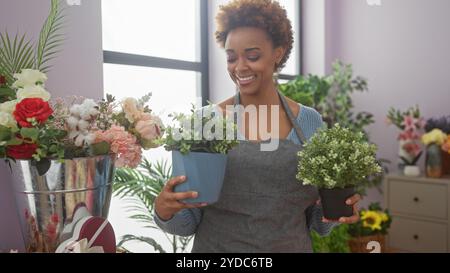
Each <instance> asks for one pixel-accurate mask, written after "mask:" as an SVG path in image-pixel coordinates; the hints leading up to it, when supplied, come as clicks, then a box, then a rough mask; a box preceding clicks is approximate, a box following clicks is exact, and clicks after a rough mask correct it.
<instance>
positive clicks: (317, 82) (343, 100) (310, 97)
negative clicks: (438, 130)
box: [279, 61, 390, 196]
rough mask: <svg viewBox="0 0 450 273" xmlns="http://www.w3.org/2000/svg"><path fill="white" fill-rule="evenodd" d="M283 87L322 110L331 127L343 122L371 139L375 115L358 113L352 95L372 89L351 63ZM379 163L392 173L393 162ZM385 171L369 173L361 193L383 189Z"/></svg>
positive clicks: (299, 77) (281, 87)
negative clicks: (355, 73)
mask: <svg viewBox="0 0 450 273" xmlns="http://www.w3.org/2000/svg"><path fill="white" fill-rule="evenodd" d="M279 90H280V91H281V92H282V93H283V94H284V95H285V96H287V97H289V98H291V99H293V100H295V101H296V102H298V103H301V104H302V105H305V106H309V107H313V108H315V109H316V110H317V111H318V112H319V113H321V115H322V117H323V119H324V121H325V122H326V124H327V126H328V128H331V127H332V126H333V125H334V124H335V123H339V124H341V126H343V127H346V128H349V129H351V130H352V131H354V132H363V133H364V136H365V138H366V139H367V140H368V141H370V138H369V135H368V133H367V130H366V128H367V126H369V125H371V124H373V123H374V122H375V121H374V119H373V115H372V114H371V113H368V112H354V109H353V108H354V105H353V101H352V98H351V96H352V95H353V94H354V93H355V92H360V93H362V92H365V91H367V90H368V86H367V81H366V80H365V79H364V78H362V77H359V76H357V77H354V76H353V68H352V66H351V65H346V64H343V63H342V62H341V61H336V62H335V63H333V73H332V74H331V75H326V76H316V75H306V76H305V75H300V76H298V77H297V78H296V79H295V80H293V81H290V82H288V83H286V84H280V85H279ZM377 163H378V164H379V165H380V166H382V168H383V170H384V173H387V172H388V168H387V163H390V161H388V160H386V159H378V160H377ZM384 173H383V174H381V175H375V176H367V177H366V178H365V179H364V180H363V181H362V182H361V183H360V184H358V186H357V187H356V190H357V192H358V193H359V194H361V195H363V196H364V195H366V189H367V188H372V187H377V188H378V190H379V191H380V192H381V188H380V185H381V183H382V181H383V178H384Z"/></svg>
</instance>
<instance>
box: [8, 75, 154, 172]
mask: <svg viewBox="0 0 450 273" xmlns="http://www.w3.org/2000/svg"><path fill="white" fill-rule="evenodd" d="M14 78H15V81H14V83H13V84H12V85H10V86H8V88H9V89H11V90H13V91H14V92H13V93H11V94H10V95H9V96H7V97H5V98H4V99H3V100H2V101H0V102H1V104H0V158H5V159H10V160H33V161H34V162H36V164H37V166H38V169H39V167H41V168H40V170H41V171H40V173H45V172H46V168H45V166H47V168H48V165H49V164H48V161H49V160H50V159H59V160H64V159H71V158H75V157H89V156H97V155H106V154H116V155H117V161H116V166H118V167H130V168H134V167H136V166H138V164H139V163H140V161H141V153H142V149H150V148H154V147H157V144H156V140H157V139H158V138H159V137H160V136H161V135H162V133H163V125H162V123H161V120H160V119H159V118H158V117H157V116H154V115H152V113H151V110H150V108H149V107H148V106H146V104H147V103H148V101H149V99H150V97H151V94H149V95H146V96H144V97H143V98H141V99H140V100H136V99H133V98H127V99H125V100H124V101H122V102H116V100H115V98H114V97H112V96H110V95H108V96H107V99H106V100H102V101H99V102H96V101H94V100H92V99H83V100H82V101H81V102H80V103H77V100H76V99H75V100H73V101H72V102H71V103H66V102H65V101H64V100H61V99H58V100H56V101H55V102H51V101H50V99H51V95H50V93H49V92H48V91H47V90H46V89H45V82H46V80H47V76H46V75H45V74H44V73H42V72H40V71H38V70H32V69H23V70H22V72H21V73H16V74H14ZM3 85H4V86H5V85H6V83H3Z"/></svg>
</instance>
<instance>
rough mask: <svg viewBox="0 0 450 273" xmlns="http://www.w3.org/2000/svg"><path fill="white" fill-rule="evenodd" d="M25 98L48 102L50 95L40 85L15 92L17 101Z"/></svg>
mask: <svg viewBox="0 0 450 273" xmlns="http://www.w3.org/2000/svg"><path fill="white" fill-rule="evenodd" d="M26 98H40V99H43V100H44V101H48V100H50V93H49V92H47V91H45V89H44V88H43V87H42V86H40V85H34V86H26V87H24V88H21V89H19V90H18V91H17V100H18V101H21V100H23V99H26Z"/></svg>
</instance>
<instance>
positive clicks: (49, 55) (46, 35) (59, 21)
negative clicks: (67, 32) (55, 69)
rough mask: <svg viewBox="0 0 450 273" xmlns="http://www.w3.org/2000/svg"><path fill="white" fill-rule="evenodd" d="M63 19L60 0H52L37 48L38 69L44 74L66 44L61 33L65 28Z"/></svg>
mask: <svg viewBox="0 0 450 273" xmlns="http://www.w3.org/2000/svg"><path fill="white" fill-rule="evenodd" d="M63 19H64V14H63V10H62V9H60V5H59V0H52V3H51V9H50V14H49V16H48V17H47V20H46V21H45V23H44V26H43V27H42V30H41V33H40V35H39V42H38V45H37V48H36V51H37V53H36V69H38V70H41V71H42V72H44V73H46V72H48V70H49V69H50V65H48V63H49V62H50V61H51V60H52V59H53V58H54V57H55V56H56V55H57V54H58V53H59V52H60V50H59V48H60V47H61V45H62V43H63V42H64V38H63V37H64V36H63V35H62V34H60V33H59V32H60V30H61V29H63V27H64V25H63V23H64V22H63Z"/></svg>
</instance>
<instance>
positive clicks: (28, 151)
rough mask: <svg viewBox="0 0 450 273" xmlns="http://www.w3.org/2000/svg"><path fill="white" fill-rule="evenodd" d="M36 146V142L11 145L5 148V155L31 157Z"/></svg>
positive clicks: (21, 157)
mask: <svg viewBox="0 0 450 273" xmlns="http://www.w3.org/2000/svg"><path fill="white" fill-rule="evenodd" d="M37 148H38V145H37V144H28V143H23V144H21V145H11V146H8V147H7V148H6V155H8V157H11V158H14V159H31V158H32V157H33V155H34V153H35V152H36V150H37Z"/></svg>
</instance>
